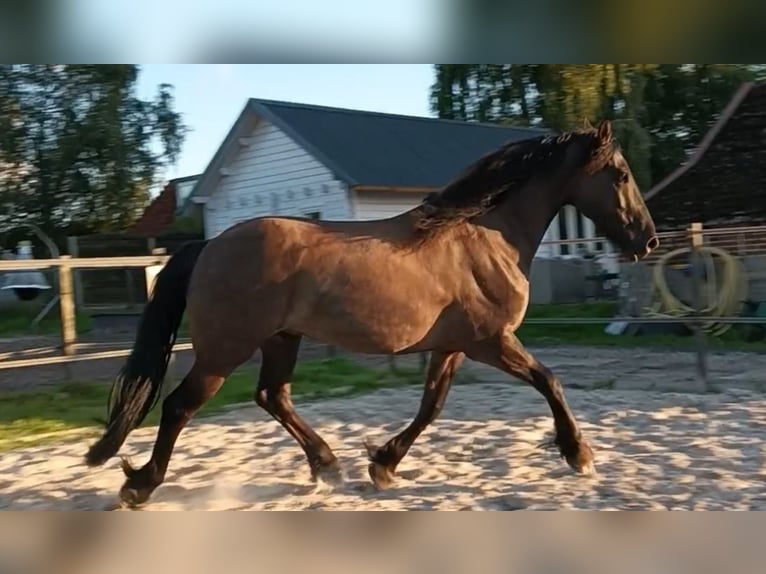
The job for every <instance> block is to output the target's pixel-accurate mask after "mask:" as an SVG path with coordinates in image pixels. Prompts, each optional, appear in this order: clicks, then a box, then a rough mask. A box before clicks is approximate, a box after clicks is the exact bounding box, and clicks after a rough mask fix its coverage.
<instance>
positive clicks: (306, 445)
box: [86, 122, 659, 505]
mask: <svg viewBox="0 0 766 574" xmlns="http://www.w3.org/2000/svg"><path fill="white" fill-rule="evenodd" d="M565 204H572V205H575V206H576V207H577V208H578V209H580V210H581V211H582V212H583V213H584V214H585V215H586V216H588V217H589V218H591V219H592V220H593V221H594V222H595V223H596V225H597V226H598V228H599V229H600V231H601V232H603V233H604V234H605V235H606V236H607V237H608V238H609V239H610V240H611V241H612V242H613V243H615V244H616V245H617V246H618V247H619V248H620V249H621V251H622V252H623V253H624V254H625V255H626V256H628V257H629V258H631V259H634V260H638V259H639V258H642V257H645V256H646V255H647V254H648V253H649V252H650V251H651V250H652V249H654V248H656V247H657V246H658V244H659V241H658V239H657V236H656V235H655V229H654V223H653V221H652V219H651V216H650V214H649V212H648V211H647V208H646V205H645V204H644V201H643V198H642V196H641V194H640V192H639V190H638V188H637V186H636V183H635V181H634V179H633V175H632V173H631V170H630V167H629V166H628V164H627V162H626V160H625V158H624V157H623V155H622V153H621V152H620V149H619V146H618V145H617V143H616V142H615V141H614V140H613V137H612V128H611V124H610V123H609V122H604V123H602V124H601V125H600V126H599V128H598V129H594V128H592V127H587V128H585V129H583V130H578V131H574V132H570V133H565V134H563V135H561V136H558V137H554V136H548V137H540V138H536V139H531V140H527V141H523V142H517V143H512V144H508V145H505V146H503V147H502V148H500V149H498V150H497V151H495V152H493V153H491V154H489V155H487V156H485V157H483V158H482V159H480V160H478V161H477V162H476V163H475V164H474V165H472V166H471V167H470V168H469V169H468V170H467V171H465V173H463V174H462V175H461V176H460V177H459V178H457V179H456V180H455V181H453V182H452V183H450V184H449V185H448V186H446V187H445V188H444V189H443V190H442V191H441V192H439V193H434V194H431V195H429V196H428V197H427V198H426V199H425V200H424V201H423V202H422V203H421V204H420V205H418V206H417V207H415V208H414V209H412V210H410V211H408V212H406V213H403V214H401V215H399V216H396V217H393V218H390V219H386V220H379V221H365V222H359V221H343V222H330V221H316V220H307V219H301V218H293V217H262V218H257V219H252V220H250V221H246V222H243V223H240V224H238V225H235V226H234V227H232V228H230V229H228V230H227V231H225V232H224V233H222V234H221V235H220V236H218V237H216V238H215V239H212V240H210V241H208V242H200V243H195V244H190V245H188V246H186V247H184V248H183V249H181V250H180V251H179V252H178V253H176V254H175V255H174V256H173V257H172V258H171V259H170V260H169V262H168V264H167V265H166V266H165V268H164V269H163V270H162V272H161V273H160V274H159V275H158V277H157V282H156V284H155V288H154V292H153V295H152V298H151V300H150V301H149V303H148V305H147V306H146V309H145V311H144V315H143V317H142V321H141V325H140V327H139V332H138V335H137V338H136V342H135V345H134V348H133V351H132V354H131V355H130V357H129V359H128V360H127V362H126V365H125V366H124V368H123V370H122V371H121V373H120V375H119V376H118V377H117V379H116V381H115V384H114V387H113V390H112V396H111V400H110V413H109V419H108V424H107V427H106V430H105V432H104V435H103V436H102V438H101V439H100V440H99V441H98V442H97V443H95V444H94V445H93V446H92V447H91V449H90V450H89V452H88V453H87V456H86V461H87V463H88V464H89V465H101V464H103V463H104V462H106V461H107V460H108V459H109V458H110V457H112V456H114V455H115V454H116V453H117V452H118V450H119V448H120V446H121V445H122V444H123V442H124V440H125V439H126V437H127V436H128V434H129V433H130V432H131V430H133V429H135V428H136V427H137V426H138V425H139V424H140V423H141V421H142V420H143V419H144V417H145V416H146V414H147V413H148V412H149V410H150V409H151V408H152V407H153V405H154V404H155V403H156V402H157V401H158V399H159V396H160V388H161V386H162V383H163V379H164V376H165V372H166V369H167V364H168V359H169V356H170V352H171V348H172V345H173V342H174V340H175V337H176V332H177V329H178V327H179V324H180V322H181V317H182V315H183V313H184V311H186V312H188V315H189V325H190V329H191V337H192V341H193V345H194V352H195V363H194V366H193V367H192V368H191V370H190V371H189V373H188V374H187V375H186V377H185V378H184V380H183V382H182V383H181V384H180V385H179V386H178V387H177V388H176V389H175V390H173V391H172V392H171V393H170V394H169V395H168V396H167V398H166V399H165V400H164V401H163V404H162V419H161V423H160V427H159V431H158V434H157V439H156V442H155V444H154V449H153V452H152V456H151V458H150V460H149V461H148V462H147V463H146V464H145V465H144V466H143V467H141V468H139V469H134V468H131V467H130V465H129V464H127V463H124V464H123V469H124V471H125V474H126V475H127V480H126V482H125V484H124V486H123V487H122V489H121V490H120V497H121V499H122V501H123V502H124V503H126V504H128V505H136V504H140V503H143V502H145V501H147V500H148V499H149V497H150V495H151V493H152V492H153V491H154V489H156V488H157V487H158V486H159V485H160V484H161V483H162V481H163V480H164V477H165V473H166V471H167V468H168V463H169V460H170V456H171V453H172V450H173V446H174V444H175V442H176V439H177V437H178V435H179V433H180V432H181V430H182V429H183V428H184V426H185V425H186V424H187V423H188V422H189V420H190V419H191V418H192V417H193V416H194V414H195V413H196V412H197V411H198V410H199V409H200V407H202V406H203V405H204V404H205V402H206V401H207V400H208V399H210V398H211V397H212V396H213V395H214V394H215V393H216V392H217V391H218V389H219V388H220V387H221V385H223V384H224V381H225V380H226V378H227V377H228V376H229V375H230V374H231V373H232V371H234V370H235V369H236V368H237V367H239V366H240V365H242V364H243V363H245V362H246V361H247V360H249V359H250V358H251V357H252V355H253V354H254V353H255V351H256V350H258V349H260V350H261V353H262V364H261V369H260V376H259V379H258V386H257V389H256V390H255V402H256V403H257V404H258V405H259V406H261V407H262V408H263V409H265V410H266V411H267V412H268V413H269V414H270V415H271V416H273V417H274V418H275V419H276V420H277V421H279V423H280V424H282V426H283V427H284V428H285V429H286V430H287V432H289V433H290V434H291V435H292V436H293V437H294V438H295V440H296V441H297V442H298V444H299V445H300V446H301V447H302V448H303V450H304V451H305V453H306V457H307V459H308V463H309V467H310V470H311V475H312V477H313V478H314V479H317V478H320V477H321V478H323V479H329V480H331V481H333V480H337V479H339V478H340V475H341V473H340V468H339V465H338V462H337V460H336V458H335V455H334V454H333V451H332V449H331V448H330V447H329V446H328V445H327V443H326V442H325V441H324V440H323V439H322V437H320V436H319V435H318V434H317V433H316V432H315V431H314V430H313V429H312V428H311V427H310V426H309V425H308V424H307V423H306V422H305V421H304V420H303V419H302V418H301V417H300V416H299V415H298V413H296V411H295V409H294V407H293V403H292V401H291V400H290V379H291V376H292V374H293V369H294V367H295V363H296V358H297V355H298V347H299V345H300V343H301V337H302V336H303V335H307V336H309V337H312V338H314V339H317V340H319V341H323V342H326V343H329V344H332V345H336V346H338V347H341V348H345V349H347V350H349V351H355V352H359V353H373V354H392V353H396V354H405V353H417V352H422V351H431V361H430V366H429V368H428V374H427V376H426V381H425V390H424V393H423V397H422V401H421V404H420V409H419V411H418V413H417V415H416V416H415V419H414V420H413V421H412V423H411V424H410V425H409V426H408V427H407V428H406V429H405V430H403V431H402V432H401V433H400V434H398V435H397V436H395V437H393V438H392V439H391V440H389V441H388V442H387V443H386V444H385V445H383V446H381V447H379V448H376V447H373V446H369V445H368V447H367V449H368V454H369V458H370V460H371V463H370V466H369V472H370V477H371V479H372V481H373V482H374V483H375V485H376V486H377V487H378V488H385V487H386V486H388V485H389V484H390V483H391V482H392V480H393V478H394V473H395V470H396V467H397V465H398V464H399V462H400V461H401V460H402V458H403V457H404V455H405V454H406V453H407V451H408V449H409V448H410V447H411V446H412V444H413V443H414V441H415V440H416V438H417V437H418V435H420V433H422V432H423V430H424V429H425V428H426V427H427V425H428V424H429V423H431V422H432V421H433V420H434V419H435V418H436V417H437V416H438V414H439V412H440V411H441V409H442V406H443V405H444V401H445V399H446V397H447V392H448V390H449V387H450V382H451V381H452V378H453V376H454V374H455V371H457V369H458V367H459V366H460V364H461V362H462V361H463V358H464V357H466V356H467V357H470V358H471V359H473V360H476V361H480V362H482V363H485V364H487V365H491V366H493V367H496V368H498V369H501V370H502V371H504V372H506V373H508V374H509V375H512V376H514V377H518V378H519V379H521V380H523V381H526V382H528V383H529V384H530V385H532V386H533V387H534V388H535V389H537V390H538V391H539V392H540V393H541V394H542V395H543V396H544V397H545V398H546V400H547V401H548V404H549V406H550V409H551V412H552V414H553V420H554V423H555V425H554V426H555V439H554V442H555V445H556V446H557V447H558V449H559V451H560V453H561V456H562V457H563V458H564V459H566V461H567V463H568V464H569V465H570V466H571V467H572V468H573V469H575V470H576V471H578V472H580V473H590V472H591V471H592V470H593V453H592V451H591V448H590V447H589V445H588V443H587V441H586V440H585V439H584V438H583V436H582V434H581V432H580V430H579V428H578V425H577V423H576V421H575V419H574V416H573V415H572V412H571V411H570V409H569V406H568V405H567V402H566V400H565V398H564V393H563V391H562V387H561V385H560V384H559V382H558V380H557V379H556V377H555V376H554V374H553V373H552V372H551V371H550V370H549V369H547V368H546V367H545V366H544V365H542V364H541V363H540V362H538V361H537V360H536V359H535V358H534V357H533V356H532V355H530V354H529V353H528V352H527V351H526V350H525V349H524V347H523V346H522V344H521V342H520V341H519V340H518V339H517V337H516V335H515V334H514V332H515V331H516V329H517V328H518V327H519V325H520V324H521V322H522V320H523V318H524V315H525V313H526V309H527V304H528V301H529V270H530V265H531V263H532V258H533V256H534V254H535V251H536V250H537V248H538V246H539V244H540V241H541V240H542V237H543V234H544V233H545V230H546V229H547V228H548V226H549V224H550V223H551V221H552V219H553V217H554V216H555V215H556V214H557V213H558V212H559V210H560V209H561V208H562V206H563V205H565Z"/></svg>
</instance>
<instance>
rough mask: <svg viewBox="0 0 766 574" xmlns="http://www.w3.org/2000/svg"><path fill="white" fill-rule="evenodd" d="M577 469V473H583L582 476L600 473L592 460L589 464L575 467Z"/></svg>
mask: <svg viewBox="0 0 766 574" xmlns="http://www.w3.org/2000/svg"><path fill="white" fill-rule="evenodd" d="M575 470H577V473H578V474H580V475H582V476H588V477H593V476H596V475H597V474H598V473H597V472H596V465H595V464H593V461H590V462H589V463H587V464H585V465H583V466H581V467H580V468H579V469H575Z"/></svg>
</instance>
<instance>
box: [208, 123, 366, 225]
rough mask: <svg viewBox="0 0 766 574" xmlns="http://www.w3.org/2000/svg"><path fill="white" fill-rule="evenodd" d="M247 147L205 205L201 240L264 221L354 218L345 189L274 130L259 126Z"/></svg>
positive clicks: (292, 142)
mask: <svg viewBox="0 0 766 574" xmlns="http://www.w3.org/2000/svg"><path fill="white" fill-rule="evenodd" d="M246 141H249V145H243V146H241V147H240V149H239V153H238V154H236V156H235V157H234V159H233V160H232V161H231V162H230V163H228V164H227V165H226V166H225V170H226V172H227V173H228V175H225V176H223V177H221V179H220V182H219V183H218V186H217V187H216V188H215V189H214V190H213V193H212V194H211V195H210V199H209V200H208V202H207V203H206V204H205V237H207V238H210V237H214V236H216V235H218V234H219V233H221V232H222V231H224V230H225V229H227V228H228V227H231V226H232V225H234V224H236V223H239V222H240V221H244V220H246V219H251V218H253V217H258V216H263V215H308V214H310V213H314V212H319V213H320V214H321V217H322V219H350V218H351V217H352V214H351V209H350V205H349V200H348V194H347V192H346V187H345V185H344V184H343V183H341V182H339V181H337V180H336V179H335V178H334V177H333V175H332V173H331V172H330V170H329V169H327V168H326V167H325V166H324V165H323V164H321V163H320V162H319V161H318V160H316V159H315V158H314V157H313V156H311V155H309V153H308V152H306V151H305V150H304V149H303V148H302V147H300V146H299V145H298V144H297V143H296V142H295V141H293V140H292V139H291V138H290V137H288V136H287V135H286V134H285V133H284V132H282V131H281V130H280V129H278V128H277V127H276V126H274V125H272V124H271V123H269V122H267V121H265V120H261V121H259V122H258V123H257V125H256V127H255V129H254V130H253V133H252V134H251V135H250V137H249V138H247V139H246Z"/></svg>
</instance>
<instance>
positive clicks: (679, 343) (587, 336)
mask: <svg viewBox="0 0 766 574" xmlns="http://www.w3.org/2000/svg"><path fill="white" fill-rule="evenodd" d="M617 311H618V309H617V305H616V303H611V302H595V303H577V304H556V305H530V307H529V310H528V312H527V316H526V318H527V319H531V318H545V319H551V318H556V319H560V320H561V321H562V323H561V324H556V325H534V324H526V323H524V324H522V325H521V327H520V328H519V330H518V331H517V335H518V336H519V338H520V339H521V340H522V341H523V342H524V343H525V344H527V345H537V346H545V345H581V346H591V347H652V348H666V349H668V348H669V349H678V350H693V349H695V348H696V343H695V339H694V337H692V336H687V337H683V336H675V335H642V336H631V335H617V336H615V335H608V334H606V333H605V332H604V329H605V328H606V326H607V324H608V323H607V322H604V323H599V324H592V325H582V324H567V323H566V319H567V318H583V317H585V318H593V317H614V316H615V315H617ZM705 341H706V344H707V347H708V349H709V350H711V351H717V350H718V351H750V352H761V353H762V352H766V342H764V341H753V342H748V341H746V340H744V338H743V336H742V334H741V329H740V328H739V327H738V326H737V325H734V326H733V327H732V328H731V329H730V330H729V331H727V332H726V333H724V334H723V335H721V336H718V337H714V336H706V337H705Z"/></svg>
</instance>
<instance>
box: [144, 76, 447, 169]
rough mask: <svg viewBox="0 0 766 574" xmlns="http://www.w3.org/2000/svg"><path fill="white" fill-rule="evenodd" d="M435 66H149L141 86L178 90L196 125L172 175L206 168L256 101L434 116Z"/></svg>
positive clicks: (181, 106)
mask: <svg viewBox="0 0 766 574" xmlns="http://www.w3.org/2000/svg"><path fill="white" fill-rule="evenodd" d="M433 74H434V73H433V66H432V65H431V64H248V65H232V64H212V65H198V64H176V65H170V64H168V65H142V66H141V73H140V74H139V82H138V84H139V85H138V91H139V96H140V97H142V98H149V97H152V96H153V95H154V94H155V93H156V90H157V86H158V85H159V84H161V83H169V84H172V85H173V86H174V88H175V91H174V93H175V97H176V110H177V111H178V112H180V113H181V114H183V120H184V123H185V124H186V125H187V126H188V127H189V128H190V129H191V130H192V131H190V132H189V133H188V134H187V136H186V142H185V143H184V146H183V149H182V152H181V157H180V159H179V161H178V163H177V165H176V166H174V167H172V168H171V169H170V170H169V171H168V172H167V173H166V174H164V175H165V177H166V178H173V177H182V176H186V175H194V174H197V173H201V172H202V171H204V169H205V167H206V166H207V164H208V162H209V161H210V160H211V159H212V157H213V154H215V152H216V150H217V149H218V146H219V145H220V144H221V143H222V142H223V139H224V137H225V136H226V134H227V133H228V131H229V129H230V128H231V126H232V124H233V123H234V121H235V120H236V118H237V116H238V115H239V113H240V112H241V111H242V108H243V107H244V105H245V103H246V101H247V99H248V98H266V99H273V100H286V101H292V102H300V103H308V104H316V105H326V106H336V107H346V108H353V109H360V110H370V111H379V112H390V113H397V114H408V115H416V116H431V115H433V114H431V112H430V110H429V90H430V87H431V83H432V82H433Z"/></svg>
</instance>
